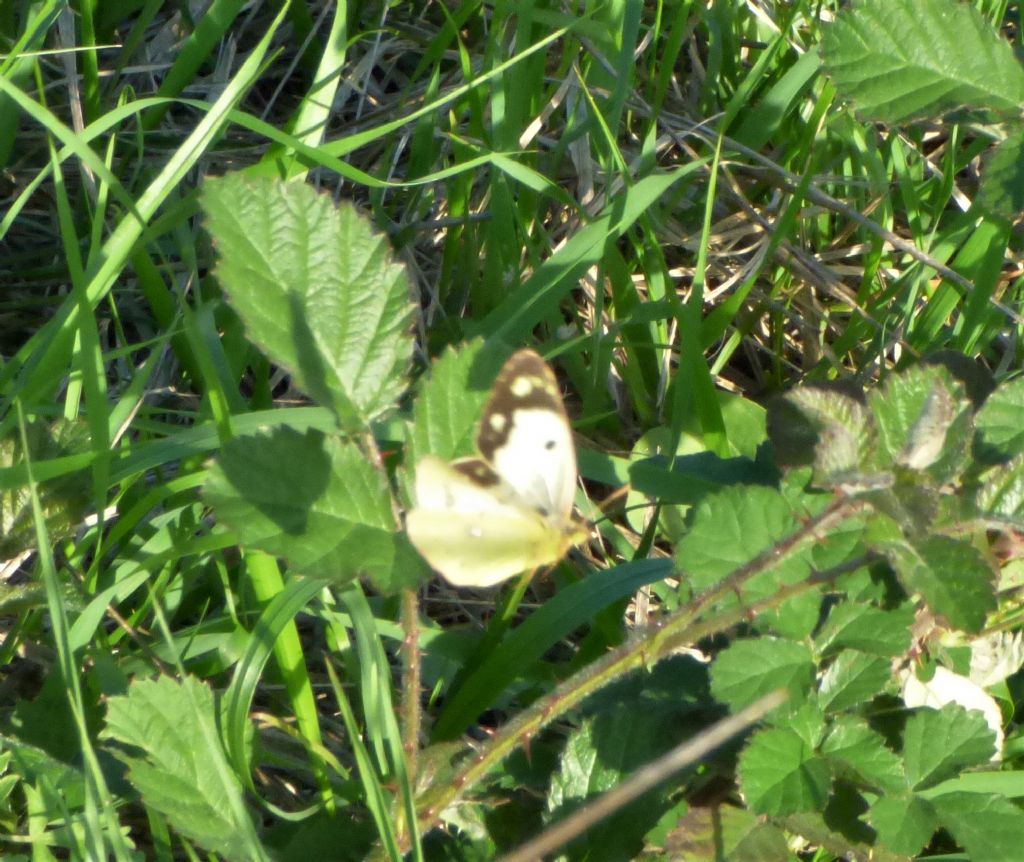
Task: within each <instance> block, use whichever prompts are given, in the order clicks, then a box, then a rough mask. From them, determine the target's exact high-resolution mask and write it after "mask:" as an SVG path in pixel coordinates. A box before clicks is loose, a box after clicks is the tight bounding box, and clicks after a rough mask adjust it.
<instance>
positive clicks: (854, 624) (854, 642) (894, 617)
mask: <svg viewBox="0 0 1024 862" xmlns="http://www.w3.org/2000/svg"><path fill="white" fill-rule="evenodd" d="M913 622H914V609H913V607H911V606H910V605H909V604H907V605H903V606H901V607H899V608H897V609H896V610H892V611H883V610H881V609H879V608H873V607H871V606H870V605H865V604H861V603H859V602H842V603H840V604H837V605H834V606H833V607H832V610H831V611H830V612H829V615H828V619H827V620H825V624H824V625H823V626H822V628H821V631H820V632H819V634H818V636H817V638H816V639H815V640H816V644H817V648H818V651H819V652H821V653H822V654H823V655H829V654H831V653H833V652H835V651H837V650H840V649H846V648H850V649H856V650H860V651H861V652H866V653H870V654H872V655H880V656H884V657H886V658H893V657H895V656H898V655H902V654H903V653H904V652H906V651H907V649H908V648H909V647H910V626H911V624H912V623H913Z"/></svg>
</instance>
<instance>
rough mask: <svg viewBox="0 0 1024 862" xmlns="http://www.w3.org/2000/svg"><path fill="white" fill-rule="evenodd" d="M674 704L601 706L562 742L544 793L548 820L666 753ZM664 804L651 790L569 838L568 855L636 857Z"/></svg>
mask: <svg viewBox="0 0 1024 862" xmlns="http://www.w3.org/2000/svg"><path fill="white" fill-rule="evenodd" d="M679 719H680V714H679V707H678V706H677V705H675V704H672V703H660V704H659V703H652V702H650V701H646V702H645V703H644V708H643V709H640V710H638V709H637V708H636V706H635V704H618V705H616V706H614V707H611V708H605V709H604V710H602V711H601V712H599V713H598V714H597V715H595V716H594V717H592V718H588V719H587V720H585V721H584V722H583V724H582V725H581V726H580V727H579V729H578V730H576V731H574V732H573V733H572V734H571V735H570V736H569V738H568V740H567V741H566V745H565V749H564V751H563V753H562V758H561V763H560V765H559V770H558V772H557V773H556V774H555V775H554V776H553V778H552V781H551V787H550V790H549V792H548V809H549V811H551V812H552V817H551V818H550V819H551V820H558V819H561V817H563V816H565V815H566V814H568V813H570V812H571V811H573V810H575V809H577V808H579V807H580V806H581V805H582V804H583V803H585V802H586V801H587V800H588V799H591V798H593V797H594V796H597V795H599V794H601V793H604V792H606V791H608V790H611V789H613V788H615V787H617V786H618V785H619V784H621V783H622V781H623V780H624V779H626V778H627V777H629V776H630V775H631V774H632V773H633V772H635V771H636V770H637V769H638V768H639V767H642V766H644V765H646V764H648V763H650V762H652V761H654V760H657V758H658V757H659V756H661V755H663V754H665V752H666V751H668V749H669V748H671V746H672V745H673V744H675V743H676V742H678V741H679V737H680V729H681V725H680V720H679ZM667 806H668V802H667V800H666V798H665V796H664V793H663V792H661V793H659V791H657V790H654V791H649V792H647V793H645V794H644V795H643V796H641V797H640V798H638V799H635V800H633V801H632V802H630V803H629V804H628V805H626V806H625V807H623V808H622V809H620V810H619V811H617V812H616V813H615V814H613V815H610V816H608V817H607V818H605V819H604V820H603V821H602V822H601V823H600V824H598V825H595V826H592V827H591V828H590V829H588V830H587V832H586V835H585V837H584V838H582V839H581V840H580V841H578V842H574V844H573V845H572V847H571V848H570V851H569V858H570V859H586V860H594V862H599V860H607V862H618V860H621V859H635V858H637V857H638V856H639V854H640V851H641V850H642V849H643V837H644V835H645V834H646V833H647V832H648V831H649V830H650V829H652V828H654V826H655V825H656V824H657V822H658V819H659V817H660V816H661V813H662V811H663V810H664V808H666V807H667Z"/></svg>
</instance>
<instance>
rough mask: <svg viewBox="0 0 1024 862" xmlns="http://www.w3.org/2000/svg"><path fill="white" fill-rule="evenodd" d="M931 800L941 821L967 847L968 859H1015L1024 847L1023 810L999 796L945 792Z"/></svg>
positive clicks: (1005, 861)
mask: <svg viewBox="0 0 1024 862" xmlns="http://www.w3.org/2000/svg"><path fill="white" fill-rule="evenodd" d="M931 804H932V805H933V806H934V807H935V810H936V811H937V812H938V814H939V819H940V820H941V821H942V825H943V826H945V827H946V828H947V829H948V830H949V831H950V832H951V833H952V834H953V837H954V838H955V839H956V840H957V842H958V843H959V844H961V845H962V846H963V848H964V850H966V851H967V856H968V858H969V859H979V860H980V859H984V860H985V862H1017V860H1019V859H1020V858H1021V848H1022V847H1024V812H1022V811H1021V810H1020V808H1018V807H1017V806H1016V805H1014V804H1013V803H1012V802H1010V801H1009V800H1008V799H1005V798H1004V797H1002V796H993V795H990V794H986V793H946V794H943V795H941V796H935V797H933V798H932V799H931Z"/></svg>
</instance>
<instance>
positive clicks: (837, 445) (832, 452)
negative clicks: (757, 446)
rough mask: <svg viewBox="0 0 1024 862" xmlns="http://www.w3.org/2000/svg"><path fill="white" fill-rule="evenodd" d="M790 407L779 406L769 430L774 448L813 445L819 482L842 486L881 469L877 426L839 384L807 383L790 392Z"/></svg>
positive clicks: (789, 448)
mask: <svg viewBox="0 0 1024 862" xmlns="http://www.w3.org/2000/svg"><path fill="white" fill-rule="evenodd" d="M785 403H786V404H787V405H788V408H789V409H786V410H781V409H776V410H775V411H774V412H773V414H770V415H771V419H772V421H771V423H770V425H769V430H770V434H771V440H772V444H773V446H775V447H777V448H781V449H783V450H784V451H787V450H792V449H794V447H795V446H797V445H798V444H799V441H804V443H803V445H808V446H809V447H810V449H811V453H810V460H808V461H806V462H804V463H809V464H813V465H814V483H815V485H817V486H819V487H822V488H831V487H836V486H838V485H841V484H846V483H849V482H853V481H856V480H859V479H860V478H861V477H863V476H865V475H866V474H869V473H871V474H873V473H875V472H877V470H876V469H875V468H876V467H877V465H876V464H875V462H874V451H875V429H874V425H873V424H872V421H871V417H870V416H869V415H868V413H867V411H866V409H865V407H864V405H863V404H862V403H861V402H860V401H859V400H857V398H854V397H853V396H852V395H851V394H848V393H846V392H845V391H841V390H839V389H838V388H835V387H828V386H820V385H815V386H801V387H800V388H798V389H795V390H793V391H792V392H790V393H788V394H787V395H786V398H785Z"/></svg>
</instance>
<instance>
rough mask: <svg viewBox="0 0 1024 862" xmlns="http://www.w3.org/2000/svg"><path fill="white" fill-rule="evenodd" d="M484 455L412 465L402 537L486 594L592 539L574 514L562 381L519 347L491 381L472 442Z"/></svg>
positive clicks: (454, 578) (460, 582)
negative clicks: (410, 500)
mask: <svg viewBox="0 0 1024 862" xmlns="http://www.w3.org/2000/svg"><path fill="white" fill-rule="evenodd" d="M476 447H477V451H478V452H479V453H480V454H479V457H475V458H462V459H460V460H458V461H453V462H451V463H450V464H449V463H446V462H444V461H442V460H441V459H440V458H435V457H434V456H432V455H427V456H425V457H423V458H422V459H421V460H420V461H419V463H418V464H417V465H416V483H415V496H416V504H415V506H414V507H413V509H412V510H411V511H410V512H409V513H408V514H407V515H406V522H405V524H406V530H407V531H408V534H409V539H410V541H411V542H412V544H413V545H414V547H415V548H416V550H417V551H419V552H420V554H421V555H422V556H423V557H424V558H425V559H426V560H427V562H428V563H430V565H431V566H433V567H434V568H435V569H436V570H437V571H438V572H440V573H441V574H442V575H443V576H444V577H445V578H446V579H447V580H448V581H449V582H451V583H452V584H454V585H455V586H458V587H489V586H493V585H494V584H498V583H501V582H502V581H504V580H506V579H507V578H510V577H512V576H513V575H516V574H519V573H520V572H524V571H527V570H528V569H536V568H539V567H540V566H544V565H549V564H551V563H555V562H558V560H560V559H562V557H564V556H565V554H566V553H567V552H568V550H569V548H570V547H572V546H573V545H576V544H579V543H580V542H582V541H583V540H584V539H586V537H587V535H588V530H587V528H586V525H585V524H584V523H583V522H582V521H579V520H577V519H576V518H574V517H573V513H572V500H573V493H574V491H575V489H576V478H577V473H576V449H575V447H574V446H573V442H572V431H571V429H570V427H569V417H568V416H566V413H565V407H564V406H563V404H562V398H561V396H560V394H559V391H558V381H557V380H556V379H555V375H554V374H553V373H552V371H551V369H550V368H549V367H548V366H547V363H545V362H544V360H543V359H541V357H540V356H539V355H538V354H537V353H535V352H534V351H532V350H519V351H517V352H516V353H514V354H512V356H511V357H510V358H509V360H508V361H507V362H506V363H505V364H504V366H502V369H501V371H500V372H499V373H498V376H497V378H496V379H495V381H494V386H493V387H492V389H491V394H490V397H489V398H488V400H487V405H486V406H485V407H484V412H483V416H482V417H481V420H480V428H479V431H478V433H477V438H476Z"/></svg>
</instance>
